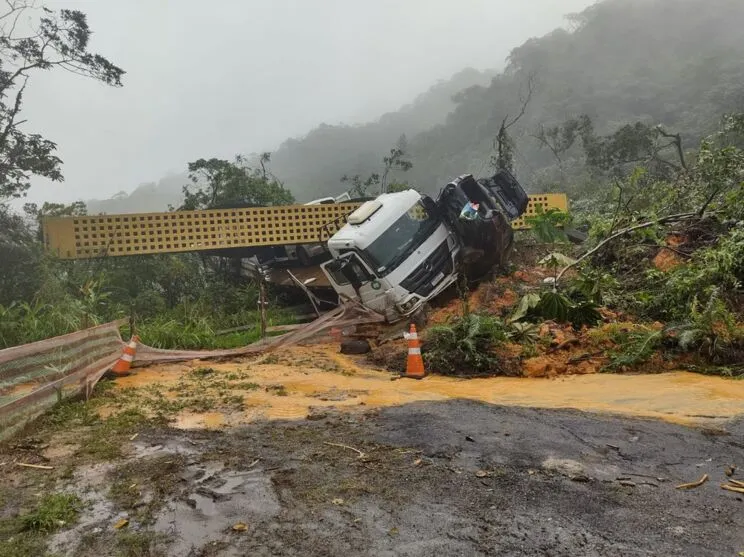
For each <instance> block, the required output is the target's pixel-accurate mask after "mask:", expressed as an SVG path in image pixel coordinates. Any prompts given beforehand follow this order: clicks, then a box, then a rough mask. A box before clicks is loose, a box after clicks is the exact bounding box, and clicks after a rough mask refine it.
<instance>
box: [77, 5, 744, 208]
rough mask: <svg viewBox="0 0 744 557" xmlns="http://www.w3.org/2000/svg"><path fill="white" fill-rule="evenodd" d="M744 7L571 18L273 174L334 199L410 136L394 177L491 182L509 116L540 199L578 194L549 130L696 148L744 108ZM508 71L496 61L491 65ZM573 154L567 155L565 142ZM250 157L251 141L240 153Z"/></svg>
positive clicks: (641, 9) (283, 163)
mask: <svg viewBox="0 0 744 557" xmlns="http://www.w3.org/2000/svg"><path fill="white" fill-rule="evenodd" d="M741 21H744V3H742V2H740V1H738V0H604V1H602V2H599V3H597V4H595V5H593V6H591V7H590V8H588V9H586V10H585V11H583V12H582V13H580V14H575V15H571V16H569V17H568V18H567V26H566V28H565V29H557V30H555V31H553V32H552V33H549V34H548V35H546V36H544V37H540V38H534V39H530V40H528V41H527V42H525V43H524V44H523V45H521V46H518V47H516V48H515V49H513V50H512V52H511V54H510V56H509V58H508V59H507V61H506V62H507V63H506V68H505V69H504V71H503V72H501V73H499V74H495V73H494V72H483V73H481V72H477V71H475V70H472V69H468V70H464V71H463V72H460V73H459V74H457V75H455V76H453V77H452V78H451V79H450V80H448V81H445V82H442V83H440V84H438V85H436V86H434V87H432V88H431V89H430V90H429V91H428V92H426V93H424V94H422V95H421V96H420V97H419V98H418V99H416V100H415V101H414V102H412V103H411V104H410V105H408V106H405V107H403V108H402V109H401V110H399V111H398V112H394V113H390V114H386V115H384V116H382V117H381V118H380V119H379V120H378V121H377V122H372V123H368V124H364V125H348V126H344V125H340V126H331V125H321V126H319V127H318V128H316V129H314V130H312V131H311V132H310V133H308V134H307V135H306V136H305V137H303V138H298V139H288V140H287V141H285V142H284V143H283V144H282V145H281V146H280V147H279V148H278V149H276V150H275V151H274V152H273V153H272V158H271V164H272V170H273V172H274V174H276V176H278V177H279V179H280V180H281V181H283V182H284V184H285V185H286V186H287V187H288V188H289V189H290V190H291V191H292V192H293V194H294V195H295V197H296V198H297V199H298V201H309V200H311V199H314V198H317V197H322V196H327V195H334V194H338V193H340V192H342V191H344V190H345V189H346V188H347V187H348V185H347V184H345V183H342V182H341V181H340V178H341V177H342V176H344V175H348V176H353V175H360V176H362V177H364V176H368V175H369V174H372V173H379V172H380V171H381V170H382V167H383V160H382V159H383V157H384V156H385V155H386V154H388V152H389V150H390V149H391V148H392V147H394V146H395V145H396V143H397V142H398V140H399V138H400V137H401V135H404V136H405V139H406V150H407V155H408V158H409V160H410V161H411V162H412V164H413V167H412V168H411V169H410V170H409V171H408V172H406V173H405V174H400V173H399V174H398V175H396V176H395V178H396V179H398V180H405V181H407V182H408V183H410V184H412V185H413V186H415V187H416V188H418V189H420V190H422V191H427V192H436V191H438V189H439V187H441V185H442V184H443V183H446V181H448V180H449V179H451V178H452V177H454V176H457V175H459V174H462V173H465V172H471V173H474V174H478V175H484V174H487V173H488V172H489V171H490V169H491V164H490V163H491V157H492V155H493V154H494V139H495V137H496V136H497V134H498V132H499V128H500V125H501V123H502V121H503V120H504V119H505V118H506V119H507V120H510V119H513V118H514V117H515V116H517V115H518V114H519V113H520V111H521V110H522V108H523V105H524V104H525V101H527V100H528V97H529V102H527V103H526V106H524V109H525V113H524V116H523V117H522V118H520V119H519V120H518V121H517V122H516V123H515V124H514V126H513V127H511V128H510V130H509V133H510V136H511V138H512V140H513V143H514V159H515V161H514V162H515V168H516V173H517V176H518V178H519V179H520V180H521V182H522V183H523V184H524V185H525V186H526V187H527V188H528V189H530V190H531V191H543V190H546V189H556V188H558V189H564V190H565V189H568V190H569V191H570V190H571V186H575V185H576V183H577V182H579V181H581V180H583V179H585V178H584V177H582V176H578V175H576V173H570V172H569V173H568V174H569V176H566V175H565V174H566V172H565V170H566V169H567V168H571V167H573V168H576V165H575V164H573V163H574V162H576V159H582V157H583V155H584V153H583V151H582V149H580V148H579V146H578V142H576V144H575V145H572V146H571V147H569V148H568V149H564V151H563V152H562V153H560V159H561V161H560V164H558V162H557V160H556V157H555V156H554V154H553V153H552V152H551V149H550V148H549V146H548V145H546V142H545V141H544V140H545V139H546V138H545V137H544V136H545V132H546V131H550V129H551V128H553V127H555V126H559V125H560V124H562V123H564V122H566V121H569V120H571V119H577V118H579V117H581V116H587V117H589V118H590V119H591V122H592V124H593V127H594V131H595V132H596V133H597V134H600V135H601V134H609V133H612V132H614V131H616V130H618V129H619V128H621V127H622V126H623V125H625V124H627V123H628V122H641V123H643V124H645V125H648V126H655V125H657V124H661V125H663V126H664V128H665V130H666V131H667V132H669V133H675V134H676V133H679V134H681V136H682V140H683V147H684V148H685V149H688V148H690V149H694V148H695V146H696V145H697V143H698V141H699V140H700V138H701V137H703V136H704V135H706V134H708V133H710V132H711V131H713V130H714V129H716V127H717V125H718V123H719V121H720V118H721V115H722V114H724V113H727V112H733V111H736V110H741V109H742V107H744V89H742V87H741V84H742V83H744V58H742V57H741V53H742V52H744V34H742V33H741V29H740V22H741ZM500 64H501V61H500V60H494V61H493V65H494V66H498V65H500ZM562 147H565V145H563V146H562ZM236 150H239V146H236ZM185 182H186V180H185V175H183V176H171V177H168V178H165V179H163V180H162V181H161V183H160V184H158V185H155V184H148V185H145V186H142V187H141V188H139V189H138V190H137V191H135V192H134V193H133V194H132V195H131V197H129V198H127V196H126V195H124V194H121V195H119V196H118V199H117V200H116V203H108V202H100V201H98V202H95V203H91V204H90V206H89V207H90V210H91V212H94V213H95V212H99V211H107V212H112V211H117V210H118V211H122V210H127V211H134V210H141V209H143V208H145V207H152V206H153V203H156V204H158V205H160V206H161V207H162V208H163V209H165V208H166V206H167V204H168V203H171V204H173V205H177V204H178V203H179V196H180V193H181V186H182V185H183V183H185Z"/></svg>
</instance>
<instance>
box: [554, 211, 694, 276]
mask: <svg viewBox="0 0 744 557" xmlns="http://www.w3.org/2000/svg"><path fill="white" fill-rule="evenodd" d="M697 216H698V213H697V212H695V213H678V214H676V215H667V216H666V217H661V218H658V219H655V220H652V221H648V222H644V223H641V224H636V225H633V226H629V227H628V228H623V229H622V230H620V231H619V232H615V233H614V234H613V235H612V236H610V237H609V238H605V239H604V240H602V241H601V242H600V243H598V244H597V245H596V246H594V248H592V249H590V250H589V251H588V252H586V253H585V254H584V255H582V256H581V257H579V258H578V259H577V260H576V261H573V262H571V263H570V264H568V265H566V266H565V267H563V269H561V272H560V273H558V275H557V276H556V277H555V283H554V285H555V286H556V287H557V286H558V282H559V281H560V280H561V277H562V276H563V275H564V273H565V272H566V271H568V270H569V269H570V268H571V267H574V266H576V265H578V264H579V263H580V262H582V261H583V260H584V259H586V258H587V257H591V256H592V255H594V254H595V253H597V252H598V251H599V250H600V249H602V248H603V247H604V246H606V245H607V244H609V243H610V242H612V241H613V240H616V239H617V238H620V237H621V236H625V235H626V234H630V233H631V232H635V231H636V230H641V229H642V228H648V227H650V226H654V225H657V224H665V223H668V222H679V221H681V220H688V219H692V218H696V217H697Z"/></svg>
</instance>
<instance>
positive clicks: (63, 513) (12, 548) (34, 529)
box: [0, 493, 82, 557]
mask: <svg viewBox="0 0 744 557" xmlns="http://www.w3.org/2000/svg"><path fill="white" fill-rule="evenodd" d="M81 506H82V503H81V501H80V498H79V497H77V495H73V494H70V493H50V494H47V495H45V496H44V497H42V498H41V499H40V500H39V501H38V502H37V503H36V505H35V506H34V508H33V509H32V510H30V511H28V512H25V513H21V514H20V515H18V516H12V517H8V518H4V519H1V520H0V555H2V556H3V557H38V556H39V555H44V551H45V547H46V537H47V536H48V535H49V534H51V533H53V532H55V531H57V530H59V529H60V528H63V527H65V526H70V525H71V524H74V523H75V522H76V521H77V518H78V515H79V513H80V508H81Z"/></svg>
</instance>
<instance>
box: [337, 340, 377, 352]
mask: <svg viewBox="0 0 744 557" xmlns="http://www.w3.org/2000/svg"><path fill="white" fill-rule="evenodd" d="M370 350H372V347H371V346H370V345H369V342H367V341H366V340H345V341H343V342H342V343H341V353H342V354H366V353H367V352H369V351H370Z"/></svg>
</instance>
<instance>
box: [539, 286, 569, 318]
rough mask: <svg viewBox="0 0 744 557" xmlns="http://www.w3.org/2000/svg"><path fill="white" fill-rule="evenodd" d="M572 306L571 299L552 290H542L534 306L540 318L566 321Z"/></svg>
mask: <svg viewBox="0 0 744 557" xmlns="http://www.w3.org/2000/svg"><path fill="white" fill-rule="evenodd" d="M572 307H573V304H572V303H571V300H569V299H568V298H566V296H564V295H563V294H560V293H559V292H554V291H547V292H543V293H542V294H541V295H540V301H539V302H538V304H537V306H536V307H535V313H536V314H537V315H539V316H540V317H541V318H542V319H546V320H552V321H557V322H558V323H566V322H567V321H568V320H569V313H570V311H571V309H572Z"/></svg>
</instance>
